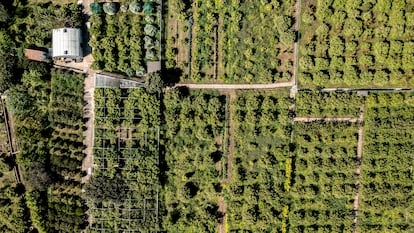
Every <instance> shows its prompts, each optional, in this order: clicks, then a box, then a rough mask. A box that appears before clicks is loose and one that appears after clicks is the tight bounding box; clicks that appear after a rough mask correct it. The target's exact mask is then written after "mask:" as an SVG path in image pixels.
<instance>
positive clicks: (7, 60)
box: [0, 29, 16, 92]
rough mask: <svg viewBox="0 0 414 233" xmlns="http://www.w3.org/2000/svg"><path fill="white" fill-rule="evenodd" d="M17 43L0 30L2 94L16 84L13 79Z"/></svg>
mask: <svg viewBox="0 0 414 233" xmlns="http://www.w3.org/2000/svg"><path fill="white" fill-rule="evenodd" d="M15 53H16V51H15V43H14V42H13V40H12V38H10V36H9V35H8V33H7V32H6V31H4V30H2V29H0V57H1V59H0V92H3V91H5V90H7V89H8V88H9V87H11V86H12V84H13V83H16V80H14V79H13V77H14V74H13V69H14V68H15V63H16V58H15Z"/></svg>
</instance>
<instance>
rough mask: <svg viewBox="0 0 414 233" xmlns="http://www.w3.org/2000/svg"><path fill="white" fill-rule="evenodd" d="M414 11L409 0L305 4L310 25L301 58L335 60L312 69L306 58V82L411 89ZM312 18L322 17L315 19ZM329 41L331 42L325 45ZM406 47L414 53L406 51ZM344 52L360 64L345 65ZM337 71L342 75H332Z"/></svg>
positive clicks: (304, 35) (303, 78)
mask: <svg viewBox="0 0 414 233" xmlns="http://www.w3.org/2000/svg"><path fill="white" fill-rule="evenodd" d="M315 9H316V10H315ZM412 10H413V4H412V3H410V2H407V1H389V0H381V1H362V0H361V1H343V0H318V1H314V2H306V3H303V4H302V21H305V22H306V24H305V25H302V27H301V32H302V37H301V40H300V45H299V54H300V56H301V58H303V57H314V58H315V59H318V58H323V59H326V60H327V61H328V62H329V63H331V64H330V66H329V69H326V67H325V66H315V67H314V69H310V67H309V66H308V63H305V62H302V63H301V62H300V63H299V71H300V72H299V81H300V83H301V84H302V85H304V86H307V87H315V86H325V87H329V86H336V87H337V86H349V87H390V86H395V87H411V86H412V84H411V82H412V81H411V80H412V77H413V74H414V65H413V64H414V51H410V49H409V47H410V45H409V43H411V42H412V41H411V38H412V37H413V33H412V32H413V30H414V26H413V24H412V22H410V21H409V19H410V17H411V13H410V12H411V11H412ZM311 17H314V18H316V20H315V21H310V20H309V18H311ZM328 43H329V46H321V45H323V44H326V45H327V44H328ZM313 45H316V47H312V46H313ZM318 45H319V46H318ZM406 46H408V51H409V52H406V53H404V49H406ZM326 50H328V53H327V54H326V52H325V51H326ZM342 56H343V57H352V58H354V59H356V61H358V62H357V63H355V64H352V65H351V66H352V67H350V66H346V65H345V66H339V65H338V64H337V60H335V59H336V58H337V57H342ZM301 58H300V59H299V60H303V59H301ZM332 63H334V64H332ZM318 71H321V72H319V73H318ZM309 73H312V74H313V79H312V80H308V79H307V78H306V77H307V76H308V74H309ZM331 73H335V74H336V75H335V76H334V77H332V76H330V75H328V76H326V75H327V74H331Z"/></svg>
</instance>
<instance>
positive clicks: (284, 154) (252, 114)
mask: <svg viewBox="0 0 414 233" xmlns="http://www.w3.org/2000/svg"><path fill="white" fill-rule="evenodd" d="M238 94H240V96H238V97H237V99H236V101H235V102H234V106H233V107H234V110H233V112H232V113H231V114H233V117H232V120H233V121H234V127H235V129H234V141H235V150H234V154H233V160H232V161H231V162H232V163H233V165H232V167H233V169H232V174H231V175H232V177H231V179H230V184H229V185H228V186H226V188H225V190H224V191H225V196H224V197H225V200H226V202H227V215H226V219H227V221H228V223H227V225H228V229H229V231H230V232H273V231H276V232H286V229H287V217H288V211H289V209H288V203H289V196H288V194H289V189H290V180H291V178H290V177H291V175H292V157H291V152H290V149H289V143H290V135H291V120H290V118H289V110H288V108H289V105H290V100H289V98H288V92H287V91H282V92H279V93H276V92H269V93H265V92H263V93H257V92H246V93H242V92H240V93H238Z"/></svg>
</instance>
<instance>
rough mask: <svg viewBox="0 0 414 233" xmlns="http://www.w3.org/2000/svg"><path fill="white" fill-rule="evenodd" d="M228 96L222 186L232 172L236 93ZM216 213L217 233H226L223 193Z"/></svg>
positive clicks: (226, 182)
mask: <svg viewBox="0 0 414 233" xmlns="http://www.w3.org/2000/svg"><path fill="white" fill-rule="evenodd" d="M227 94H228V95H229V96H230V101H229V103H228V105H229V108H228V123H229V136H228V137H229V139H228V142H229V145H228V151H227V178H226V179H223V180H222V181H221V183H222V184H229V183H230V182H231V178H232V172H233V152H234V122H233V119H232V113H233V104H232V103H233V101H235V100H236V92H235V91H234V90H233V91H230V92H228V93H227ZM218 207H219V209H218V211H219V213H220V215H221V216H220V218H219V222H218V233H225V232H226V212H227V205H226V202H225V200H224V198H223V192H222V191H221V192H220V193H219V197H218Z"/></svg>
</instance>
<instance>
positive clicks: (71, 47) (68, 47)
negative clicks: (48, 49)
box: [52, 28, 82, 59]
mask: <svg viewBox="0 0 414 233" xmlns="http://www.w3.org/2000/svg"><path fill="white" fill-rule="evenodd" d="M81 41H82V37H81V30H80V29H79V28H58V29H53V36H52V45H53V46H52V48H53V50H52V51H53V55H52V57H53V58H73V59H77V58H82V46H81Z"/></svg>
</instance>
